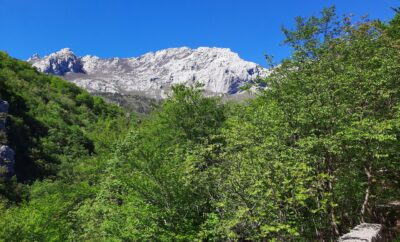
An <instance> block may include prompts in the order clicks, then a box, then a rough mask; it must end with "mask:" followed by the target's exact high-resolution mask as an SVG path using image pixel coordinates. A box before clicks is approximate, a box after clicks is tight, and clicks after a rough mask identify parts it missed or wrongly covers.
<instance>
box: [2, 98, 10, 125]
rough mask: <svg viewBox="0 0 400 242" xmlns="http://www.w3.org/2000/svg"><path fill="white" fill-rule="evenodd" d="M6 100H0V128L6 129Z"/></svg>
mask: <svg viewBox="0 0 400 242" xmlns="http://www.w3.org/2000/svg"><path fill="white" fill-rule="evenodd" d="M8 108H9V105H8V102H6V101H3V100H0V130H3V131H4V130H5V129H6V117H7V113H8Z"/></svg>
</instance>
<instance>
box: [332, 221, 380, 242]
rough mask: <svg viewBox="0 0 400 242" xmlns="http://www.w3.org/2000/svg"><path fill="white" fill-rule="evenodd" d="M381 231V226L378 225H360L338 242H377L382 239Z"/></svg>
mask: <svg viewBox="0 0 400 242" xmlns="http://www.w3.org/2000/svg"><path fill="white" fill-rule="evenodd" d="M382 230H383V226H382V225H380V224H368V223H362V224H359V225H357V226H356V227H355V228H353V229H352V230H351V231H350V232H349V233H347V234H345V235H343V236H342V237H340V238H339V240H338V242H379V241H381V239H382V235H381V233H382Z"/></svg>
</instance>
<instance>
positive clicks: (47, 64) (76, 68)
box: [28, 48, 84, 76]
mask: <svg viewBox="0 0 400 242" xmlns="http://www.w3.org/2000/svg"><path fill="white" fill-rule="evenodd" d="M28 62H30V63H32V64H33V66H35V67H37V68H38V69H39V70H40V71H42V72H45V73H51V74H55V75H60V76H62V75H64V74H66V73H69V72H72V73H83V72H84V71H83V66H82V63H81V61H80V58H78V57H77V56H76V55H75V54H74V52H72V50H71V49H70V48H63V49H61V50H59V51H57V52H54V53H52V54H50V55H48V56H45V57H43V58H40V57H39V55H37V54H36V55H33V56H32V57H31V58H29V59H28Z"/></svg>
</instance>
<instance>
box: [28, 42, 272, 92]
mask: <svg viewBox="0 0 400 242" xmlns="http://www.w3.org/2000/svg"><path fill="white" fill-rule="evenodd" d="M28 62H30V63H31V64H32V65H33V66H35V67H37V68H38V69H39V70H40V71H42V72H45V73H51V74H55V75H59V76H62V77H63V78H64V79H67V80H69V81H71V82H73V83H75V84H77V85H78V86H80V87H82V88H84V89H86V90H88V91H89V92H91V93H95V94H103V95H114V96H115V95H138V96H141V97H146V98H152V99H163V98H165V97H167V95H168V94H169V93H170V90H171V86H172V85H174V84H181V83H183V84H186V85H190V84H193V83H196V82H199V83H202V84H204V90H205V91H206V92H207V93H208V94H210V95H232V94H238V93H240V92H241V89H240V87H241V86H242V85H244V84H246V83H248V82H251V81H253V80H254V79H255V78H257V77H259V76H261V77H262V76H266V75H267V74H268V70H266V69H264V68H263V67H261V66H260V65H257V64H255V63H253V62H249V61H245V60H243V59H241V58H240V57H239V55H238V54H237V53H234V52H232V51H231V50H230V49H227V48H208V47H200V48H197V49H190V48H187V47H182V48H171V49H165V50H160V51H157V52H154V53H153V52H150V53H147V54H144V55H142V56H139V57H132V58H106V59H103V58H100V57H97V56H91V55H86V56H82V57H80V56H76V55H75V54H74V53H73V52H72V50H71V49H69V48H64V49H62V50H60V51H58V52H55V53H52V54H50V55H48V56H45V57H43V58H41V57H40V56H38V55H37V54H35V55H33V56H32V57H31V58H30V59H29V60H28Z"/></svg>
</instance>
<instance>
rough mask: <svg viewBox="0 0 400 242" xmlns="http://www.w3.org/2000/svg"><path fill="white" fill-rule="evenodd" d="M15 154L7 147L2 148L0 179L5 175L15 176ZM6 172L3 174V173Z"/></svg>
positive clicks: (0, 151) (0, 148)
mask: <svg viewBox="0 0 400 242" xmlns="http://www.w3.org/2000/svg"><path fill="white" fill-rule="evenodd" d="M14 167H15V152H14V150H13V149H11V148H10V147H8V146H7V145H2V146H1V147H0V177H1V176H3V175H6V176H13V175H14V174H15V171H14ZM1 171H2V172H4V173H3V174H2V172H1Z"/></svg>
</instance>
